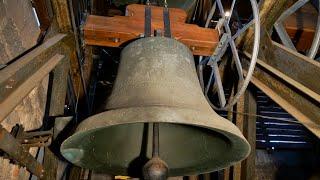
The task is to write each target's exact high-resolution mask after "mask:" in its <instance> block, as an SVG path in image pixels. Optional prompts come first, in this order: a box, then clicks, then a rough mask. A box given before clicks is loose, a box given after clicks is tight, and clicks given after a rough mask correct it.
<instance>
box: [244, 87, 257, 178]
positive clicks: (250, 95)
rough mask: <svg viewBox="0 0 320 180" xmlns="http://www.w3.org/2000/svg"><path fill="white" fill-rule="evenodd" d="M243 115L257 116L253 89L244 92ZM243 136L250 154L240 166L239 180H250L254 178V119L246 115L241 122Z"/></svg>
mask: <svg viewBox="0 0 320 180" xmlns="http://www.w3.org/2000/svg"><path fill="white" fill-rule="evenodd" d="M244 96H245V113H247V114H257V102H256V98H255V92H254V89H253V88H250V86H249V87H248V89H247V91H246V92H245V95H244ZM243 135H244V136H245V138H246V139H247V140H248V142H249V144H250V146H251V152H250V155H249V156H248V158H247V159H245V160H244V161H243V162H242V164H241V166H242V169H241V179H242V180H251V179H254V178H255V170H254V169H255V156H256V148H255V147H256V117H255V116H251V115H247V116H245V118H244V121H243Z"/></svg>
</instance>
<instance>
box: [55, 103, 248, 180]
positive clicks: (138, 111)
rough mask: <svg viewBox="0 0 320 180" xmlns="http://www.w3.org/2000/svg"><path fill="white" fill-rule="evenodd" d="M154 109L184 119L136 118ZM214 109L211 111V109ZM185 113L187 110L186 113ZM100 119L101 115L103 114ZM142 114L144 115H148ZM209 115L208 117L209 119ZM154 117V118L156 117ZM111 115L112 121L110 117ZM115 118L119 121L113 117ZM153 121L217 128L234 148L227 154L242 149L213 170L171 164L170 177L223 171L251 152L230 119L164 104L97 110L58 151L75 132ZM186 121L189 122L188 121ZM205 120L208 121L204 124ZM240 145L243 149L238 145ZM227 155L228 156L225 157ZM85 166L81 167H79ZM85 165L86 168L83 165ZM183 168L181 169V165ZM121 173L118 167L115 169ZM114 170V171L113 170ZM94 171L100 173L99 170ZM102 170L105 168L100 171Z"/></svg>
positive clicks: (62, 146)
mask: <svg viewBox="0 0 320 180" xmlns="http://www.w3.org/2000/svg"><path fill="white" fill-rule="evenodd" d="M154 111H157V112H158V113H160V114H162V113H163V112H166V113H168V112H170V113H177V114H179V115H181V116H182V117H184V118H186V119H185V120H186V121H184V122H182V121H175V120H176V119H175V120H173V119H171V120H170V119H166V120H163V119H162V120H159V119H158V121H155V120H154V119H148V118H147V119H148V120H149V121H143V120H140V121H139V120H136V119H139V118H137V117H139V116H140V117H141V116H144V115H146V114H147V116H148V115H150V114H152V113H154ZM212 111H213V110H212ZM186 112H187V113H186ZM187 114H189V115H190V114H196V115H195V116H196V117H198V115H200V114H202V116H203V117H207V120H206V121H205V120H199V121H198V122H194V123H192V122H190V119H188V115H187ZM214 115H216V116H215V118H214V119H213V118H212V116H214ZM101 116H102V117H103V118H102V117H101ZM147 116H144V117H147ZM210 116H211V118H210ZM124 117H130V118H132V119H134V120H129V119H130V118H126V120H123V119H122V120H121V118H124ZM159 117H167V116H159ZM159 117H157V118H159ZM111 118H112V119H113V118H114V119H113V120H111ZM117 118H118V120H116V119H117ZM154 122H159V123H174V124H184V125H191V126H197V127H201V128H205V129H209V130H213V131H216V132H218V133H220V134H222V135H224V136H225V137H227V138H228V139H229V140H230V142H231V144H232V146H233V148H231V149H232V151H231V152H229V154H230V155H232V154H235V152H237V151H239V150H242V153H240V154H241V155H240V156H237V157H233V156H229V157H228V158H229V159H234V161H228V163H225V164H222V165H220V166H216V167H215V168H214V169H212V167H211V168H210V167H207V168H203V169H202V170H201V171H190V172H188V173H183V174H181V173H174V172H172V171H170V167H169V176H170V177H173V176H181V175H186V176H187V175H194V174H203V173H209V172H213V171H218V170H222V169H224V168H226V167H229V166H231V165H233V164H235V163H237V162H239V161H242V160H244V159H245V158H247V157H248V156H249V154H250V151H251V146H250V144H249V143H248V141H247V140H246V139H245V137H244V136H243V135H242V133H241V131H240V130H239V129H238V128H237V126H235V125H234V124H233V123H232V122H230V121H229V120H227V119H225V118H223V117H221V116H219V115H218V114H216V113H215V112H214V111H213V112H211V113H209V112H203V111H200V110H194V109H187V108H178V107H164V106H153V107H152V106H151V107H150V106H149V107H129V108H120V109H114V110H107V111H104V112H101V113H98V114H96V115H93V116H90V117H88V118H87V119H85V120H84V121H82V122H81V123H80V124H79V125H78V127H77V129H76V132H75V133H74V134H73V135H71V136H70V137H68V138H67V139H66V140H64V141H63V143H62V144H61V146H60V152H62V151H63V149H64V145H65V143H66V142H67V141H70V140H71V139H72V138H73V136H74V135H76V134H82V133H89V132H90V131H97V130H99V129H103V128H105V127H106V126H108V127H111V126H116V125H121V124H131V123H154ZM187 122H189V123H187ZM206 123H207V124H206ZM241 147H242V148H241ZM243 147H247V149H244V148H243ZM228 158H227V159H228ZM74 164H76V165H78V166H81V165H80V164H77V163H74ZM82 167H84V166H82ZM85 168H89V167H85ZM182 169H183V168H182ZM115 171H118V172H120V171H121V170H120V169H119V170H115ZM115 171H113V172H115ZM97 172H100V171H99V170H98V171H97ZM101 172H104V171H101ZM114 174H118V175H129V174H128V173H125V172H122V171H121V173H117V172H115V173H114Z"/></svg>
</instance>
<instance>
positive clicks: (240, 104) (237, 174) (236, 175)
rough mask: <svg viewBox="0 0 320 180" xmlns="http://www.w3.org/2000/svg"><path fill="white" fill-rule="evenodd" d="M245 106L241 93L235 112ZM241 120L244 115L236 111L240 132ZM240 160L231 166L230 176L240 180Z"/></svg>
mask: <svg viewBox="0 0 320 180" xmlns="http://www.w3.org/2000/svg"><path fill="white" fill-rule="evenodd" d="M244 107H245V98H244V95H242V96H241V97H240V99H239V101H238V103H237V107H236V112H244V109H245V108H244ZM243 121H244V116H243V114H240V113H237V114H236V126H237V127H238V128H239V129H240V131H241V132H243ZM241 168H242V167H241V162H238V163H236V164H235V165H234V166H233V173H232V177H233V180H240V179H241Z"/></svg>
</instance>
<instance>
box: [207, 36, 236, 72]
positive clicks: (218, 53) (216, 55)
mask: <svg viewBox="0 0 320 180" xmlns="http://www.w3.org/2000/svg"><path fill="white" fill-rule="evenodd" d="M229 40H230V35H229V34H227V33H224V34H223V35H222V37H221V40H220V42H219V44H218V46H217V48H216V49H215V50H214V52H213V54H212V55H211V57H210V59H209V61H208V63H207V65H209V66H211V67H212V66H214V63H215V62H218V61H219V60H220V59H221V57H222V56H223V55H224V54H225V52H226V50H227V48H228V42H229Z"/></svg>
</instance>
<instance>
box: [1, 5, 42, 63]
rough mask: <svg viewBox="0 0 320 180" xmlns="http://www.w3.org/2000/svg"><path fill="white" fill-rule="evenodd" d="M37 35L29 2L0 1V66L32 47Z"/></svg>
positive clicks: (37, 30)
mask: <svg viewBox="0 0 320 180" xmlns="http://www.w3.org/2000/svg"><path fill="white" fill-rule="evenodd" d="M39 34H40V28H39V27H38V25H37V22H36V19H35V17H34V14H33V11H32V6H31V1H21V0H3V1H0V64H6V63H8V62H9V61H10V60H12V59H13V58H15V57H17V56H19V55H20V54H21V53H23V52H25V51H26V50H28V49H30V48H31V47H33V46H34V45H35V44H36V43H37V39H38V36H39Z"/></svg>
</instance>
